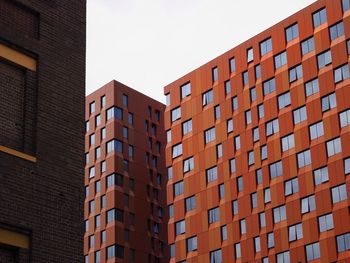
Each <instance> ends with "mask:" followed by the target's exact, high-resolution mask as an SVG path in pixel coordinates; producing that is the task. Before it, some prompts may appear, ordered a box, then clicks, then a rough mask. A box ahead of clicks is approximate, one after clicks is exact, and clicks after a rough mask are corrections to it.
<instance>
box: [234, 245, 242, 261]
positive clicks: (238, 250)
mask: <svg viewBox="0 0 350 263" xmlns="http://www.w3.org/2000/svg"><path fill="white" fill-rule="evenodd" d="M235 257H236V259H237V258H241V244H240V243H237V244H235Z"/></svg>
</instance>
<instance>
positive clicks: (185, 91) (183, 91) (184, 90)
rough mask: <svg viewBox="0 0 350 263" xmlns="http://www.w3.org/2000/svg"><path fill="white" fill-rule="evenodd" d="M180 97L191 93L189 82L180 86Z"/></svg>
mask: <svg viewBox="0 0 350 263" xmlns="http://www.w3.org/2000/svg"><path fill="white" fill-rule="evenodd" d="M180 88H181V99H183V98H186V97H187V96H190V95H191V82H187V83H186V84H184V85H182V86H181V87H180Z"/></svg>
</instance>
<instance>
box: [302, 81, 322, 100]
mask: <svg viewBox="0 0 350 263" xmlns="http://www.w3.org/2000/svg"><path fill="white" fill-rule="evenodd" d="M319 91H320V86H319V82H318V79H317V78H316V79H313V80H310V81H308V82H306V83H305V94H306V97H309V96H311V95H312V94H315V93H318V92H319Z"/></svg>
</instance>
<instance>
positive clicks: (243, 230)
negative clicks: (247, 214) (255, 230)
mask: <svg viewBox="0 0 350 263" xmlns="http://www.w3.org/2000/svg"><path fill="white" fill-rule="evenodd" d="M239 228H240V233H241V235H244V234H245V233H247V228H246V224H245V219H242V220H239Z"/></svg>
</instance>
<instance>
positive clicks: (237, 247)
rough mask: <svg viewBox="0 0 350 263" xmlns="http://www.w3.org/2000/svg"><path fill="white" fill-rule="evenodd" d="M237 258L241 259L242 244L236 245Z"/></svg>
mask: <svg viewBox="0 0 350 263" xmlns="http://www.w3.org/2000/svg"><path fill="white" fill-rule="evenodd" d="M235 258H236V259H238V258H241V244H240V243H237V244H235ZM219 262H221V261H219Z"/></svg>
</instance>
